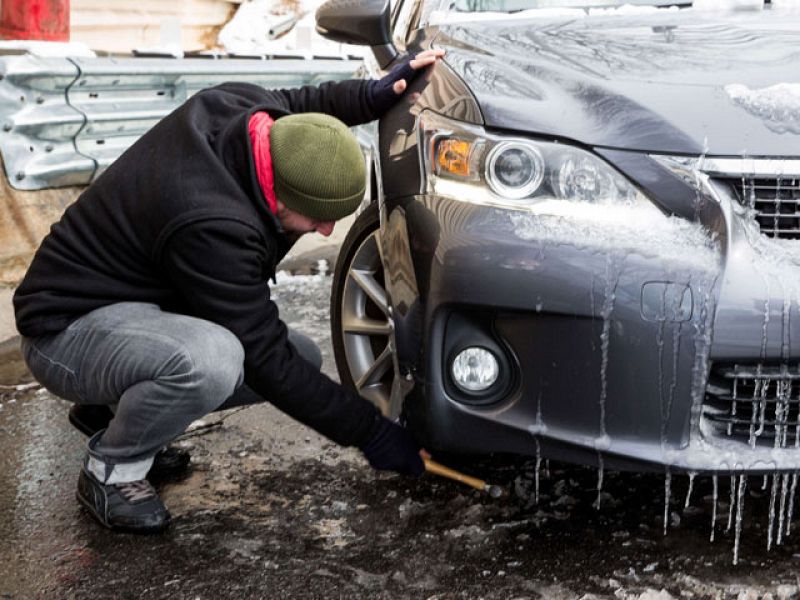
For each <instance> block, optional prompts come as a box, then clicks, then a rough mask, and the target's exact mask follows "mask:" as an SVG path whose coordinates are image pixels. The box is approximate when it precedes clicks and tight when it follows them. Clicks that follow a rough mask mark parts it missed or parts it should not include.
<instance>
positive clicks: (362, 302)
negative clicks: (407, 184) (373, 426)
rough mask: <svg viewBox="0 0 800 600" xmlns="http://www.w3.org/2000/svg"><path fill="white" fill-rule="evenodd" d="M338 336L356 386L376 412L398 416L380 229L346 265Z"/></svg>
mask: <svg viewBox="0 0 800 600" xmlns="http://www.w3.org/2000/svg"><path fill="white" fill-rule="evenodd" d="M339 310H340V314H341V332H340V333H341V336H342V341H343V344H344V351H345V356H346V360H347V367H348V370H349V372H350V376H351V378H352V381H353V384H354V386H355V389H356V391H358V393H359V394H361V396H363V397H364V398H366V399H368V400H369V401H371V402H372V403H373V404H375V405H376V406H377V407H378V408H379V409H380V410H381V412H383V414H385V415H389V416H392V417H395V416H397V414H395V413H397V412H399V408H397V404H398V402H396V401H394V399H393V396H394V395H396V394H393V386H394V385H395V382H396V381H397V380H398V377H397V360H396V357H395V354H394V347H395V346H394V322H393V320H392V309H391V306H390V304H389V299H388V294H387V292H386V283H385V277H384V271H383V263H382V261H381V243H380V230H379V229H376V230H375V231H373V232H372V233H370V234H369V235H368V236H367V237H366V238H365V239H364V241H363V242H361V244H360V245H359V247H358V249H357V250H356V252H355V253H354V254H353V258H352V260H351V261H350V264H349V265H348V268H347V275H346V281H345V283H344V293H343V294H342V302H341V306H340V307H339Z"/></svg>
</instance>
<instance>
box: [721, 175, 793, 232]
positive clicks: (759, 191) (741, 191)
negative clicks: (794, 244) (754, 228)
mask: <svg viewBox="0 0 800 600" xmlns="http://www.w3.org/2000/svg"><path fill="white" fill-rule="evenodd" d="M725 181H726V183H727V184H728V185H730V186H731V188H732V190H733V192H734V194H735V195H736V199H737V200H738V201H739V203H740V204H741V205H742V206H744V207H745V208H747V209H749V210H750V211H751V212H752V215H753V218H755V220H756V222H757V223H758V225H759V227H760V228H761V233H763V234H764V235H768V236H770V237H778V238H786V239H793V240H795V239H800V178H798V177H787V178H777V177H771V178H755V179H754V178H746V177H742V178H736V179H733V178H730V179H727V178H726V179H725Z"/></svg>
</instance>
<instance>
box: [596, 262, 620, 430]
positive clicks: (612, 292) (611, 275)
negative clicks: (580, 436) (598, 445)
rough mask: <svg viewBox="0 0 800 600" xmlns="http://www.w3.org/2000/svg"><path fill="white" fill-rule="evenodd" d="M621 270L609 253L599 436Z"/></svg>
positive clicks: (602, 313)
mask: <svg viewBox="0 0 800 600" xmlns="http://www.w3.org/2000/svg"><path fill="white" fill-rule="evenodd" d="M621 271H622V266H621V264H620V259H619V258H618V257H617V256H615V255H609V257H608V263H607V264H606V288H605V296H604V298H603V307H602V308H601V309H600V316H601V317H602V319H603V330H602V332H601V333H600V398H599V399H598V401H597V402H598V404H599V406H600V437H603V438H604V437H606V435H607V434H606V398H607V396H608V354H609V349H610V347H611V325H612V319H611V314H612V313H613V312H614V301H615V300H616V297H617V285H618V284H619V276H620V273H621Z"/></svg>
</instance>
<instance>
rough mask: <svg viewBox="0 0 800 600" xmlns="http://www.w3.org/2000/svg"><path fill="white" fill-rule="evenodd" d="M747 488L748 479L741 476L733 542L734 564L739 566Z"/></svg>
mask: <svg viewBox="0 0 800 600" xmlns="http://www.w3.org/2000/svg"><path fill="white" fill-rule="evenodd" d="M746 487H747V477H745V476H744V475H739V493H738V495H737V498H736V533H735V538H734V542H733V564H734V565H738V564H739V540H740V539H741V537H742V514H743V513H744V490H745V488H746Z"/></svg>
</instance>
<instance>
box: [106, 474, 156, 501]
mask: <svg viewBox="0 0 800 600" xmlns="http://www.w3.org/2000/svg"><path fill="white" fill-rule="evenodd" d="M116 488H117V489H118V490H119V493H120V494H122V497H123V498H125V500H127V501H128V502H139V501H141V500H149V499H150V498H152V497H153V496H155V495H156V491H155V490H154V489H153V486H152V485H150V482H149V481H147V479H140V480H139V481H129V482H127V483H118V484H117V485H116Z"/></svg>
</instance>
